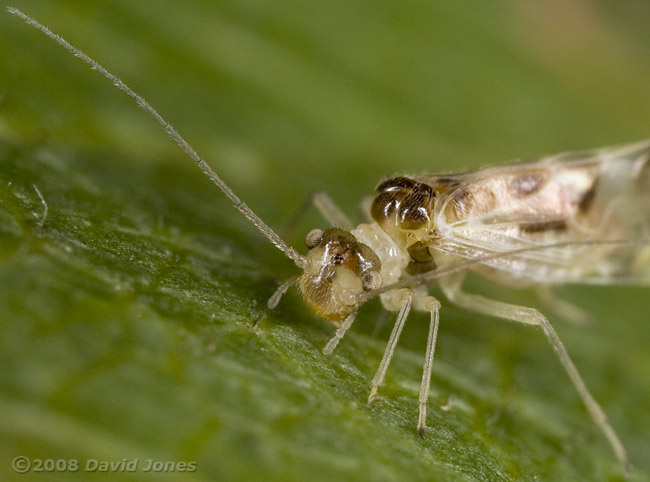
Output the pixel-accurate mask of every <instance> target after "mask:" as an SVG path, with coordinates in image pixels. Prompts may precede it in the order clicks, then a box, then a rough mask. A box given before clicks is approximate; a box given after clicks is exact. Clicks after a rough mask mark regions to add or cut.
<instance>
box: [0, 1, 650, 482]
mask: <svg viewBox="0 0 650 482" xmlns="http://www.w3.org/2000/svg"><path fill="white" fill-rule="evenodd" d="M13 5H14V6H16V7H19V8H21V9H23V10H24V11H25V12H26V13H28V14H31V15H33V16H34V17H36V18H37V19H38V20H40V21H41V22H43V23H45V24H47V25H48V26H50V27H51V28H52V29H53V30H55V31H56V32H58V33H60V34H61V35H63V36H64V37H66V38H67V39H68V40H70V41H71V42H72V43H74V44H76V45H78V46H79V47H81V48H83V49H84V50H85V51H86V52H87V53H88V54H90V55H91V56H92V57H95V58H96V59H97V60H99V61H100V62H101V63H103V64H104V65H105V66H106V67H108V68H109V70H112V71H114V72H115V73H117V74H118V75H119V76H120V77H122V78H123V80H125V81H126V82H127V83H129V84H130V85H131V86H132V87H133V88H134V89H135V90H137V91H138V92H140V93H142V94H143V95H144V96H145V97H146V98H147V99H148V100H149V101H150V102H151V103H152V104H153V105H154V106H155V107H156V108H158V109H159V110H160V112H161V113H162V114H163V115H164V116H166V117H167V118H168V119H169V120H170V121H171V122H172V123H173V124H174V125H175V126H176V127H177V128H178V130H179V131H180V132H181V133H182V134H183V135H185V136H186V137H187V139H188V140H189V141H190V142H191V143H192V144H193V145H194V146H195V147H196V149H197V151H198V152H199V153H200V154H202V155H203V156H204V157H205V158H206V159H207V160H208V161H209V162H210V163H211V165H212V166H213V167H214V168H215V169H216V170H217V171H218V172H219V173H220V174H221V175H222V176H223V178H224V179H225V180H226V181H227V182H228V183H229V184H230V185H231V186H232V187H233V188H234V189H235V190H236V191H237V192H238V193H239V194H240V195H241V197H242V198H243V199H244V200H246V201H247V202H249V204H250V205H251V207H252V208H253V209H254V210H255V211H256V212H257V213H258V214H260V216H262V218H264V219H265V220H266V221H267V222H268V223H269V224H270V225H271V226H273V227H275V228H277V229H279V230H281V229H282V228H283V227H284V226H286V224H287V222H288V220H289V219H290V218H291V216H292V215H293V214H294V213H295V211H296V210H297V208H298V206H299V205H300V203H301V202H302V201H303V199H304V198H305V197H306V196H307V195H308V194H309V193H310V192H312V191H315V190H324V191H327V192H328V193H329V194H330V195H331V196H332V197H333V198H334V199H335V200H336V201H337V202H338V203H339V204H340V205H341V206H342V207H343V208H344V209H345V210H346V212H347V213H348V214H349V215H350V216H353V217H355V218H356V219H357V220H360V219H361V217H360V216H359V215H358V213H359V210H358V203H359V201H360V200H361V199H362V198H363V196H366V195H368V194H370V193H371V192H372V189H373V187H374V185H375V184H376V183H377V181H378V180H379V179H380V178H381V177H382V176H386V175H390V174H393V173H396V172H406V173H420V172H440V171H458V170H465V169H469V168H475V167H478V166H482V165H489V164H495V163H498V162H502V161H505V160H510V159H515V158H526V157H535V156H539V155H543V154H549V153H556V152H560V151H566V150H575V149H584V148H592V147H599V146H606V145H611V144H618V143H626V142H632V141H637V140H641V139H644V138H646V137H648V136H649V135H650V129H648V125H649V124H648V120H649V119H650V89H648V80H647V79H648V78H650V29H648V21H649V20H650V3H648V2H646V1H642V0H637V1H627V2H616V1H613V0H610V1H586V0H576V1H568V2H565V1H560V0H553V1H549V2H521V1H516V0H512V1H505V0H503V1H492V2H483V1H478V0H472V1H470V0H464V1H457V2H442V1H436V2H425V1H420V0H406V1H402V2H386V1H364V0H353V1H331V2H317V1H304V0H303V1H280V2H260V1H257V0H250V1H245V0H238V1H230V2H225V1H222V2H208V1H198V0H193V1H185V2H174V1H166V0H158V1H155V2H154V1H148V0H138V1H119V0H118V1H112V2H93V1H83V2H81V1H57V2H52V1H45V0H43V1H38V0H33V1H16V2H14V3H13ZM39 192H40V193H41V194H42V196H43V198H44V200H45V202H46V203H47V215H45V208H44V205H43V202H42V201H41V199H40V197H39V195H38V193H39ZM323 224H324V223H323V221H322V220H320V219H319V218H318V216H316V215H315V214H314V215H311V216H309V217H308V219H306V220H305V221H304V222H303V223H301V225H300V228H299V229H297V230H296V232H295V233H293V234H291V235H290V236H289V237H288V239H289V241H290V242H291V243H292V244H294V245H296V246H297V247H299V248H300V249H302V237H303V235H304V232H305V231H306V230H307V229H309V228H310V227H314V226H323ZM293 273H294V269H293V268H292V266H291V263H290V262H289V261H287V260H286V259H284V258H283V256H282V255H281V254H280V253H279V252H277V251H276V250H275V249H274V248H273V247H271V246H269V245H268V243H267V242H266V241H265V240H264V239H263V238H261V236H260V235H258V234H257V233H256V232H255V230H254V229H253V228H252V227H251V226H250V225H249V224H248V223H247V222H246V221H245V220H243V219H242V218H241V216H239V215H238V214H237V213H236V212H235V211H234V209H233V208H232V207H231V206H230V204H229V203H228V202H227V201H226V200H225V199H224V197H223V195H221V193H220V192H218V190H217V189H216V188H215V187H214V186H212V185H211V184H210V183H209V181H208V180H207V179H206V178H204V177H203V176H202V175H201V174H200V173H199V172H198V170H197V169H196V168H195V167H194V166H193V165H192V162H191V161H190V160H188V159H187V158H186V157H185V156H184V155H183V154H182V153H181V152H180V150H179V149H178V148H177V147H175V146H174V145H173V144H172V142H171V141H170V140H168V139H167V138H166V136H165V134H164V132H162V131H161V129H160V128H159V127H158V126H157V125H156V124H155V123H154V122H153V121H152V120H151V119H150V118H148V117H147V116H146V115H145V114H144V113H143V112H142V111H140V110H139V109H137V108H136V107H135V105H134V104H133V103H132V102H131V101H130V100H129V99H127V98H126V97H125V96H124V95H123V94H122V93H120V92H118V91H117V90H116V89H114V88H113V87H112V86H111V85H110V83H108V82H107V81H106V80H105V79H102V78H100V77H99V76H98V75H97V74H96V73H94V72H92V71H90V70H89V69H88V68H87V67H86V66H85V65H83V64H81V63H80V62H79V61H78V60H76V59H74V58H72V57H71V56H70V55H69V54H67V53H66V52H64V51H63V50H62V49H60V48H59V47H57V46H55V45H54V44H53V43H52V42H51V41H49V40H47V39H46V38H45V37H44V36H43V35H41V34H40V33H38V32H37V31H35V30H34V29H32V28H29V27H27V26H26V25H24V24H23V23H22V22H21V21H19V20H18V19H16V18H13V17H10V16H9V15H8V14H3V15H0V453H2V456H1V457H0V479H2V480H45V479H46V478H48V479H50V478H55V479H56V480H86V479H87V478H88V477H89V476H88V474H87V473H85V472H84V470H83V469H84V464H85V463H86V460H88V459H95V460H99V461H118V462H119V461H121V460H123V459H126V460H127V461H131V460H133V459H139V460H140V467H139V470H138V471H137V472H135V473H122V472H118V473H113V474H112V475H110V478H111V480H145V479H146V480H251V479H255V480H278V481H287V480H331V479H332V478H334V477H336V478H338V479H341V480H351V479H354V480H405V479H406V478H408V479H410V480H427V479H428V480H622V479H623V478H624V473H623V472H622V470H621V467H620V466H619V464H618V463H617V461H616V459H615V457H614V456H613V454H612V453H611V451H610V448H609V446H608V445H607V442H606V441H605V440H604V438H603V437H602V435H601V434H600V432H599V431H598V430H597V428H596V427H595V426H594V424H593V423H592V422H591V420H590V418H589V417H588V415H587V414H586V412H585V410H584V408H583V407H582V405H581V403H580V401H579V399H578V397H577V395H576V393H575V390H574V388H573V386H572V385H571V383H570V382H569V381H568V379H567V377H566V375H565V373H564V372H563V371H562V368H561V366H560V364H559V363H558V362H557V360H556V358H555V356H554V354H553V353H552V350H551V349H550V347H549V346H548V345H547V343H546V341H545V339H544V337H543V336H542V335H541V333H539V332H537V331H535V330H532V329H530V328H526V327H521V326H516V325H514V324H509V323H506V322H503V321H500V320H494V319H487V318H485V317H481V316H477V315H473V314H469V313H467V312H464V311H462V310H459V309H456V308H454V307H453V306H452V305H450V304H449V303H443V311H442V314H441V327H440V336H439V340H438V348H437V351H436V361H435V363H434V375H433V384H432V389H431V400H430V408H429V417H428V424H429V427H430V428H429V429H428V430H427V433H426V437H425V438H424V439H419V438H418V437H417V436H416V433H415V423H416V419H417V392H418V388H419V380H420V371H421V366H422V361H423V354H424V345H425V339H426V329H427V322H428V320H427V318H426V317H424V316H421V315H414V316H412V317H411V318H410V319H409V322H408V324H407V327H406V329H405V332H404V335H403V339H402V342H401V343H400V346H399V347H398V350H397V352H396V355H395V358H394V361H393V364H392V366H391V368H390V370H389V373H388V377H387V381H386V384H385V387H384V388H383V389H382V390H381V392H380V394H381V397H380V398H379V399H378V400H377V403H376V404H375V405H374V406H373V407H372V408H371V409H367V408H366V407H365V404H364V402H365V399H366V397H367V393H368V390H369V386H370V380H371V378H372V376H373V374H374V371H375V369H376V366H377V364H378V362H379V360H380V359H381V354H382V351H383V347H384V345H385V341H386V340H387V338H388V333H389V332H390V328H391V320H392V318H393V316H392V315H385V314H383V312H382V310H381V308H380V306H379V305H378V304H377V303H375V302H371V303H369V304H368V305H367V306H366V307H364V309H363V310H362V313H361V314H360V316H359V318H358V321H357V323H356V324H355V327H354V329H353V330H352V332H350V333H349V334H348V336H347V337H346V339H345V340H344V341H343V342H342V343H341V344H340V346H339V349H337V352H336V353H335V354H334V355H332V356H331V357H325V356H323V355H322V354H321V353H320V350H321V349H322V347H323V346H324V344H325V343H326V341H327V340H328V339H329V337H330V336H331V334H332V332H333V327H332V326H331V325H329V324H328V323H326V322H324V321H322V320H320V319H318V318H317V317H316V316H315V315H313V314H311V313H310V312H309V311H308V310H307V309H306V308H305V307H304V306H303V304H302V302H301V300H300V299H299V297H298V296H297V295H295V294H291V295H289V296H287V297H286V298H285V299H284V300H283V301H282V302H281V304H280V307H279V309H278V310H276V311H274V312H269V311H268V310H266V308H265V302H266V299H267V298H268V297H269V296H270V294H271V293H272V292H273V291H274V288H275V286H277V282H278V280H282V279H285V278H286V277H288V276H291V275H292V274H293ZM471 286H472V288H473V289H475V290H480V291H482V292H484V293H487V294H489V295H492V296H495V297H499V298H501V299H506V300H510V301H515V302H518V303H523V304H527V305H532V306H538V307H541V308H542V309H544V307H543V305H540V304H539V302H538V301H537V299H536V298H535V297H534V296H533V293H531V292H528V291H525V292H518V293H511V292H509V291H506V290H503V289H502V288H500V287H497V286H489V285H486V284H485V283H483V282H482V281H481V280H480V279H473V280H471ZM559 292H560V294H561V295H562V296H563V297H564V298H566V299H568V300H570V301H572V302H574V303H575V304H577V305H579V306H581V307H584V308H585V309H586V310H587V311H588V312H589V313H590V315H591V316H592V322H591V323H590V324H589V325H587V326H575V325H572V324H569V323H566V322H564V321H563V320H561V319H559V318H558V317H557V316H553V314H552V312H549V313H550V316H551V321H552V322H554V323H555V326H556V328H557V330H558V332H559V334H560V336H561V337H562V339H563V340H564V342H565V344H566V346H567V348H568V350H569V352H570V353H571V354H572V356H573V357H574V360H575V362H576V364H577V366H578V368H579V369H580V371H581V373H582V374H583V376H584V378H585V380H586V382H587V384H588V386H589V387H590V388H591V390H592V391H593V393H594V395H595V397H596V398H597V399H598V400H599V401H600V402H601V403H602V405H603V408H604V409H605V412H606V413H607V414H608V416H609V417H610V420H611V423H612V425H613V426H614V427H615V428H616V430H617V431H618V433H619V434H620V436H621V438H622V441H623V443H624V444H625V445H626V447H627V449H628V451H629V453H630V457H631V459H632V462H633V464H634V465H635V467H636V471H635V472H634V473H633V474H632V475H631V476H629V478H630V479H632V480H647V479H648V478H649V477H650V458H649V457H648V454H649V453H650V418H649V416H648V413H650V412H649V411H650V354H649V353H648V349H647V347H648V345H650V331H649V330H648V325H647V321H648V315H647V312H648V290H647V289H645V288H635V287H563V288H561V289H560V290H559ZM434 293H437V292H436V291H435V290H434ZM547 312H548V310H547ZM17 455H25V456H27V457H29V458H30V459H54V460H57V459H65V460H68V459H77V460H79V461H80V464H81V467H80V470H79V471H78V472H76V473H75V472H66V473H56V474H49V477H48V474H43V473H35V472H33V471H30V472H29V473H28V474H26V475H18V474H16V473H15V472H14V471H13V470H12V468H11V460H12V459H13V458H14V457H15V456H17ZM147 459H153V460H156V461H177V462H181V461H195V462H196V463H197V470H196V471H195V472H193V473H179V472H174V473H154V472H144V471H143V467H144V464H145V461H146V460H147Z"/></svg>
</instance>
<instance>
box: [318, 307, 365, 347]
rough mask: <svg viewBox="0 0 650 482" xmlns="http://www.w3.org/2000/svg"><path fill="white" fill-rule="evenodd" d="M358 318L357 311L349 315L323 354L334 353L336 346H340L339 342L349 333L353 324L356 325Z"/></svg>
mask: <svg viewBox="0 0 650 482" xmlns="http://www.w3.org/2000/svg"><path fill="white" fill-rule="evenodd" d="M356 316H357V312H356V311H355V312H353V313H352V314H351V315H349V316H348V317H347V318H346V319H345V320H343V323H341V326H339V327H338V329H337V330H336V333H335V334H334V336H333V337H332V339H331V340H330V341H328V342H327V345H325V348H323V353H324V354H325V355H330V354H331V353H332V352H333V351H334V349H335V348H336V345H338V344H339V341H341V340H342V339H343V337H344V336H345V334H346V333H347V331H348V330H349V329H350V327H351V326H352V323H354V319H355V318H356Z"/></svg>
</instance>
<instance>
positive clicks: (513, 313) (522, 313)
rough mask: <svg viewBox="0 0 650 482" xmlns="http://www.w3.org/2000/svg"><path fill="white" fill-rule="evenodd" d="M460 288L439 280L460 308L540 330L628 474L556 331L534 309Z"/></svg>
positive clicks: (614, 438)
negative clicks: (469, 292) (537, 327)
mask: <svg viewBox="0 0 650 482" xmlns="http://www.w3.org/2000/svg"><path fill="white" fill-rule="evenodd" d="M461 284H462V277H460V278H459V277H452V278H450V279H445V278H442V279H441V280H440V288H441V289H442V291H443V292H444V294H445V296H446V297H447V298H449V300H450V301H452V302H453V303H455V304H456V305H458V306H460V307H462V308H465V309H468V310H470V311H475V312H477V313H482V314H485V315H489V316H495V317H497V318H504V319H506V320H511V321H516V322H519V323H523V324H525V325H532V326H539V327H540V328H541V329H542V331H543V332H544V335H546V338H547V339H548V342H549V343H550V344H551V347H552V348H553V350H554V351H555V354H556V355H557V357H558V358H559V360H560V362H561V363H562V366H563V367H564V370H565V371H566V372H567V374H568V375H569V378H570V379H571V381H572V382H573V385H574V386H575V387H576V390H577V391H578V394H579V395H580V398H582V401H583V403H584V405H585V407H586V408H587V411H588V412H589V415H591V418H592V419H593V421H594V422H595V423H596V425H597V426H598V427H599V428H600V430H601V431H602V432H603V434H604V435H605V437H606V438H607V441H608V442H609V444H610V446H611V447H612V450H613V451H614V453H615V454H616V457H617V458H618V459H619V461H620V462H621V463H622V464H623V466H624V467H625V469H626V470H630V464H629V461H628V458H627V453H626V451H625V448H624V447H623V444H622V443H621V441H620V439H619V438H618V435H616V432H615V431H614V429H613V427H612V426H611V425H610V424H609V422H608V421H607V417H606V415H605V412H603V409H602V408H601V407H600V405H599V404H598V402H597V401H596V400H595V399H594V397H593V396H592V395H591V393H590V392H589V389H588V388H587V385H586V384H585V382H584V380H583V379H582V377H581V376H580V373H579V372H578V369H577V368H576V366H575V365H574V364H573V361H572V360H571V357H570V356H569V353H568V352H567V351H566V348H565V347H564V345H563V344H562V341H560V338H559V337H558V335H557V333H556V332H555V329H554V328H553V327H552V326H551V324H550V322H549V321H548V320H547V319H546V317H545V316H544V315H542V313H540V312H539V311H538V310H536V309H535V308H528V307H526V306H518V305H512V304H509V303H503V302H500V301H495V300H491V299H489V298H485V297H484V296H480V295H474V294H468V293H465V292H464V291H462V290H461Z"/></svg>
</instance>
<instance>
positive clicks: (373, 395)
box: [367, 385, 379, 406]
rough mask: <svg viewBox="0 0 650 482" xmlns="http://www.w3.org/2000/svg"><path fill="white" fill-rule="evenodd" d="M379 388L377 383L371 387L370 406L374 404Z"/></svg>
mask: <svg viewBox="0 0 650 482" xmlns="http://www.w3.org/2000/svg"><path fill="white" fill-rule="evenodd" d="M378 388H379V387H378V386H377V385H373V386H372V388H371V389H370V395H368V403H367V405H368V406H370V405H371V404H372V401H373V400H374V399H375V397H376V396H377V389H378Z"/></svg>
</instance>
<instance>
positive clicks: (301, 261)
mask: <svg viewBox="0 0 650 482" xmlns="http://www.w3.org/2000/svg"><path fill="white" fill-rule="evenodd" d="M7 11H8V12H9V13H11V14H12V15H15V16H16V17H19V18H22V19H23V20H24V21H25V22H26V23H28V24H29V25H31V26H32V27H35V28H37V29H38V30H40V31H41V32H43V33H44V34H45V35H47V36H48V37H50V38H51V39H52V40H54V41H55V42H56V43H58V44H59V45H60V46H61V47H63V48H64V49H66V50H68V51H69V52H71V53H72V54H73V55H74V56H75V57H77V58H79V59H81V60H83V61H84V62H86V63H87V64H88V65H90V67H91V68H92V69H93V70H96V71H97V72H99V73H100V74H102V75H103V76H104V77H106V78H107V79H108V80H110V81H111V82H113V85H114V86H115V87H117V88H118V89H120V90H121V91H123V92H125V93H126V94H128V95H129V96H130V97H132V98H133V99H134V100H135V101H136V103H137V104H138V105H139V106H140V107H142V108H143V109H144V110H145V111H146V112H147V113H148V114H149V115H151V117H153V118H154V119H155V120H156V122H158V124H160V125H161V126H162V127H163V129H165V132H167V134H168V135H169V137H171V138H172V139H173V140H174V141H175V142H176V144H178V145H179V146H180V148H181V149H183V150H184V151H185V153H186V154H187V155H188V156H190V157H191V158H192V159H194V160H195V161H196V163H197V164H198V166H199V169H201V171H203V173H204V174H205V175H206V176H208V177H209V178H210V179H211V180H212V182H213V183H214V184H216V186H217V187H218V188H219V189H221V190H222V191H223V193H224V194H225V195H226V196H227V197H228V199H230V200H231V201H232V203H233V205H234V206H235V208H237V210H238V211H239V212H240V213H242V214H243V215H244V216H245V217H246V219H248V220H249V221H250V222H251V223H253V224H254V225H255V227H256V228H257V229H258V230H259V231H260V232H261V233H262V234H263V235H264V236H266V237H267V239H268V240H269V241H271V243H273V245H274V246H275V247H276V248H278V249H279V250H280V251H282V252H283V253H284V254H285V256H287V257H288V258H291V259H292V260H293V262H294V263H296V266H298V267H299V268H302V267H303V266H304V265H305V257H304V256H303V255H301V254H300V253H298V251H296V250H295V249H294V248H292V247H291V246H289V245H288V244H287V243H285V242H284V240H282V238H280V236H278V235H277V234H276V233H275V231H273V230H272V229H271V228H270V227H269V226H268V225H267V224H266V223H265V222H264V221H262V220H261V219H260V217H259V216H258V215H257V214H255V213H254V212H253V210H252V209H251V208H249V207H248V205H247V204H246V203H245V202H244V201H242V200H241V199H240V198H239V196H237V194H235V193H234V192H233V190H232V189H230V188H229V187H228V185H227V184H226V183H225V182H223V180H222V179H221V178H220V177H219V175H218V174H217V173H216V172H214V171H213V170H212V168H211V167H210V166H209V165H208V163H207V162H205V161H204V160H203V158H202V157H201V156H199V155H198V154H197V153H196V151H195V150H194V149H193V148H192V146H190V144H189V143H188V142H187V141H186V140H185V139H183V137H181V135H180V134H179V133H178V132H176V129H174V127H173V126H172V125H171V124H170V123H169V122H167V121H166V120H165V119H164V118H163V117H162V116H161V115H160V114H159V113H158V112H157V111H156V109H154V108H153V107H151V105H150V104H149V103H148V102H147V101H146V100H145V99H144V98H143V97H142V96H141V95H139V94H136V93H135V92H134V91H133V90H131V88H130V87H129V86H128V85H126V84H125V83H124V82H122V81H121V80H120V79H119V77H117V76H116V75H113V74H112V73H110V72H109V71H108V70H106V69H105V68H104V67H102V66H101V65H100V64H99V63H97V62H96V61H95V60H93V59H92V58H90V57H89V56H88V55H86V54H85V53H84V52H82V51H81V50H79V49H78V48H77V47H75V46H73V45H72V44H70V43H69V42H68V41H67V40H65V39H64V38H63V37H61V36H59V35H57V34H55V33H54V32H52V31H51V30H50V29H49V28H47V27H46V26H44V25H42V24H40V23H39V22H37V21H36V20H34V19H33V18H31V17H30V16H29V15H26V14H24V13H23V12H21V11H20V10H18V9H17V8H13V7H7Z"/></svg>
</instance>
